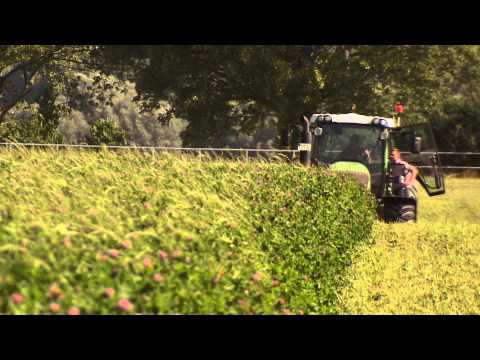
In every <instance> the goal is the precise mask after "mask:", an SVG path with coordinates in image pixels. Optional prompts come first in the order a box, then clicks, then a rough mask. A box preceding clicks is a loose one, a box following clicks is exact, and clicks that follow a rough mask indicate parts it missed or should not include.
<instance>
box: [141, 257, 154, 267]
mask: <svg viewBox="0 0 480 360" xmlns="http://www.w3.org/2000/svg"><path fill="white" fill-rule="evenodd" d="M143 266H145V267H146V268H147V269H153V261H152V259H150V258H149V257H146V258H144V259H143Z"/></svg>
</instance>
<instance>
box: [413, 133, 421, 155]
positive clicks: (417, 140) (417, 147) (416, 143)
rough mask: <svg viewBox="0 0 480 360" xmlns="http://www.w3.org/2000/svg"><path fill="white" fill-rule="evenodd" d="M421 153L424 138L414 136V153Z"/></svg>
mask: <svg viewBox="0 0 480 360" xmlns="http://www.w3.org/2000/svg"><path fill="white" fill-rule="evenodd" d="M421 151H422V138H421V137H419V136H414V137H413V144H412V153H413V154H420V152H421Z"/></svg>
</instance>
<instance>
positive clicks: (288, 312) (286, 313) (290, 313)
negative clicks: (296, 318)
mask: <svg viewBox="0 0 480 360" xmlns="http://www.w3.org/2000/svg"><path fill="white" fill-rule="evenodd" d="M282 314H283V315H292V312H291V311H290V310H289V309H287V308H285V309H282Z"/></svg>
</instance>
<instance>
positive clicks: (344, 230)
mask: <svg viewBox="0 0 480 360" xmlns="http://www.w3.org/2000/svg"><path fill="white" fill-rule="evenodd" d="M373 220H374V211H373V202H372V201H371V198H370V197H369V196H368V195H367V194H366V193H365V192H364V191H363V190H362V189H361V188H360V186H358V185H357V184H356V183H354V182H353V181H351V180H348V179H342V178H340V177H337V176H331V175H329V174H326V173H324V172H321V171H320V170H315V169H306V168H302V167H299V166H292V165H288V164H275V163H271V164H268V163H260V162H254V163H241V162H233V161H219V160H215V161H213V160H212V161H200V160H198V159H195V158H186V157H180V156H170V155H159V154H142V155H140V154H136V153H134V152H127V153H115V152H109V151H103V150H102V151H100V152H96V153H95V152H84V151H64V152H55V151H27V150H25V149H22V148H20V149H17V150H13V151H9V150H3V151H2V152H1V153H0V313H13V314H24V313H29V314H44V313H66V312H68V311H69V312H70V313H77V312H80V313H82V314H116V313H144V314H172V313H180V314H199V313H201V314H203V313H214V314H276V313H286V314H288V313H295V314H298V313H334V312H335V311H336V291H337V290H338V289H339V286H341V285H342V273H343V270H344V269H345V267H346V266H348V265H349V263H350V253H351V251H352V249H353V248H354V246H355V244H356V243H358V242H359V241H362V240H363V239H366V238H368V236H369V233H370V229H371V226H372V223H373ZM112 289H113V290H112Z"/></svg>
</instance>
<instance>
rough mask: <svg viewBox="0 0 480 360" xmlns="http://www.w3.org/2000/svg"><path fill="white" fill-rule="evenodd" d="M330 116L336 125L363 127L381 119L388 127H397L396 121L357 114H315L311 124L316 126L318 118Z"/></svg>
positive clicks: (311, 118)
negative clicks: (360, 125)
mask: <svg viewBox="0 0 480 360" xmlns="http://www.w3.org/2000/svg"><path fill="white" fill-rule="evenodd" d="M325 115H330V116H331V117H332V122H334V123H345V124H363V125H374V122H373V121H374V119H380V120H382V119H383V120H385V121H386V127H388V128H394V127H397V125H396V122H395V119H393V118H387V117H383V116H366V115H360V114H355V113H349V114H313V115H312V116H311V117H310V123H311V124H314V123H315V122H316V120H317V118H318V117H320V116H325Z"/></svg>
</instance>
